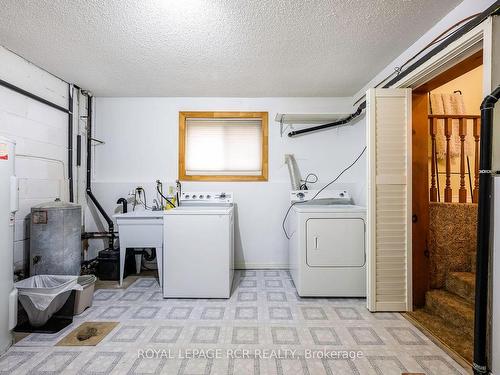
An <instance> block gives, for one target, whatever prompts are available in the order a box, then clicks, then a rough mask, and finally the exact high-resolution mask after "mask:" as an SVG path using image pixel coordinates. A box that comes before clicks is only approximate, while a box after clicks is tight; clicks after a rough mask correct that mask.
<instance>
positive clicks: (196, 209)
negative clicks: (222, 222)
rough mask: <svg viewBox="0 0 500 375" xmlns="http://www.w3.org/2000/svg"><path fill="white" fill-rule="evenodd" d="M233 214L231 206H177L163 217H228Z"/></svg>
mask: <svg viewBox="0 0 500 375" xmlns="http://www.w3.org/2000/svg"><path fill="white" fill-rule="evenodd" d="M231 212H233V206H232V205H212V206H205V205H204V206H195V205H193V206H179V207H176V208H172V209H171V210H168V211H165V215H167V216H168V215H229V214H230V213H231Z"/></svg>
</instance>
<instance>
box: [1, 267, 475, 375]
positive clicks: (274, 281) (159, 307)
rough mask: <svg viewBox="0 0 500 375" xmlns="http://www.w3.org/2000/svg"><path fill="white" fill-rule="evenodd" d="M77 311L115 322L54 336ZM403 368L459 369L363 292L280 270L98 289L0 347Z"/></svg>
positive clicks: (363, 369)
mask: <svg viewBox="0 0 500 375" xmlns="http://www.w3.org/2000/svg"><path fill="white" fill-rule="evenodd" d="M84 321H118V322H119V323H120V324H119V325H118V326H117V327H116V328H115V329H114V330H113V331H112V332H111V333H110V334H109V335H108V336H107V337H106V338H105V339H104V340H103V341H102V342H101V343H100V344H99V345H97V346H95V347H60V346H59V347H56V346H54V345H55V344H56V343H57V342H58V341H59V340H60V339H61V338H62V337H64V336H65V335H66V334H67V333H68V332H69V331H71V330H73V329H74V328H76V327H77V326H78V325H79V324H80V323H82V322H84ZM279 349H281V352H279V351H278V350H279ZM195 350H199V352H198V353H196V352H195ZM217 350H218V351H217ZM292 351H294V352H292ZM356 352H362V355H361V356H359V358H354V359H332V358H318V357H320V356H321V354H322V353H327V354H328V355H330V356H331V355H334V354H338V355H344V354H345V353H349V354H351V355H353V354H355V353H356ZM278 355H279V358H274V357H273V358H268V357H270V356H278ZM311 355H314V357H315V358H310V357H311ZM214 357H215V358H214ZM403 372H420V373H426V374H439V375H445V374H466V373H467V372H466V371H465V370H464V369H463V368H461V367H460V366H459V365H458V364H457V363H455V362H454V361H453V360H452V359H451V358H450V357H449V356H447V355H446V354H445V353H444V352H443V351H442V350H441V349H439V348H438V347H437V346H436V345H434V344H433V343H432V342H431V341H430V340H429V339H427V338H426V337H425V336H424V335H422V334H421V333H420V332H419V331H418V330H417V329H416V328H415V327H413V326H412V325H411V324H410V323H409V322H408V321H407V320H405V319H404V318H403V317H402V316H401V315H399V314H393V313H377V314H371V313H369V312H368V311H367V310H366V308H365V301H364V300H363V299H312V298H305V299H304V298H300V297H298V296H297V294H296V292H295V288H294V286H293V282H292V280H291V279H290V276H289V274H288V272H287V271H284V270H252V271H241V272H237V274H236V278H235V290H234V292H233V294H232V296H231V298H230V299H229V300H186V299H169V300H163V299H162V297H161V293H160V290H159V286H158V283H157V282H156V280H155V279H153V278H140V279H138V280H137V281H135V282H134V283H133V284H132V285H130V286H129V287H128V288H127V289H124V290H119V289H99V290H97V291H96V292H95V295H94V305H93V307H92V308H90V309H88V310H86V311H85V312H84V313H83V314H82V315H81V316H79V317H76V318H75V321H74V323H73V325H72V326H70V327H68V328H67V329H65V330H64V331H62V332H59V333H57V334H54V335H47V334H31V335H29V336H27V337H25V338H24V339H22V340H21V341H19V342H18V343H17V344H16V345H15V346H13V347H12V348H11V349H10V350H9V351H8V352H7V353H6V354H5V355H4V356H2V357H0V374H237V375H243V374H314V375H316V374H363V375H364V374H383V375H391V374H397V375H399V374H401V373H403Z"/></svg>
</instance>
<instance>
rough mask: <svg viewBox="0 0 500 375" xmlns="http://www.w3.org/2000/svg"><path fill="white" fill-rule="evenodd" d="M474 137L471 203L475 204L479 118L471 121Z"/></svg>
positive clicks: (476, 196) (477, 177)
mask: <svg viewBox="0 0 500 375" xmlns="http://www.w3.org/2000/svg"><path fill="white" fill-rule="evenodd" d="M473 123H474V124H473V128H472V129H473V136H474V189H473V190H472V202H473V203H477V202H478V198H479V136H480V135H481V124H480V121H479V118H476V119H474V121H473Z"/></svg>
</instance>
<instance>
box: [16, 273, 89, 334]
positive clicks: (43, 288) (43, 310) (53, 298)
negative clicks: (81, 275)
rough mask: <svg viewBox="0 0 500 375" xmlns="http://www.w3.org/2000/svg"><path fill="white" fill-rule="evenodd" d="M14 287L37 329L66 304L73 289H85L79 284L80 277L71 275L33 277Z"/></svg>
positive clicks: (19, 282)
mask: <svg viewBox="0 0 500 375" xmlns="http://www.w3.org/2000/svg"><path fill="white" fill-rule="evenodd" d="M14 286H15V287H16V288H17V290H18V295H19V301H20V302H21V304H22V305H23V307H24V309H25V310H26V313H27V314H28V319H29V321H30V324H31V325H33V326H35V327H39V326H41V325H44V324H45V323H46V322H47V321H48V320H49V319H50V318H51V317H52V315H53V314H54V313H55V312H57V311H58V310H59V309H60V308H61V307H62V306H63V305H64V304H65V303H66V300H67V299H68V297H69V295H70V293H71V291H72V290H73V289H75V290H82V289H83V288H82V286H81V285H79V284H78V276H69V275H68V276H66V275H37V276H32V277H30V278H28V279H24V280H21V281H18V282H17V283H14Z"/></svg>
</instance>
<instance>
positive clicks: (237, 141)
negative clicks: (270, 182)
mask: <svg viewBox="0 0 500 375" xmlns="http://www.w3.org/2000/svg"><path fill="white" fill-rule="evenodd" d="M179 119H180V120H179V144H180V147H179V176H180V178H181V179H182V180H205V181H207V180H209V181H210V180H211V181H262V180H267V164H268V162H267V154H268V152H267V112H181V113H180V116H179Z"/></svg>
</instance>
